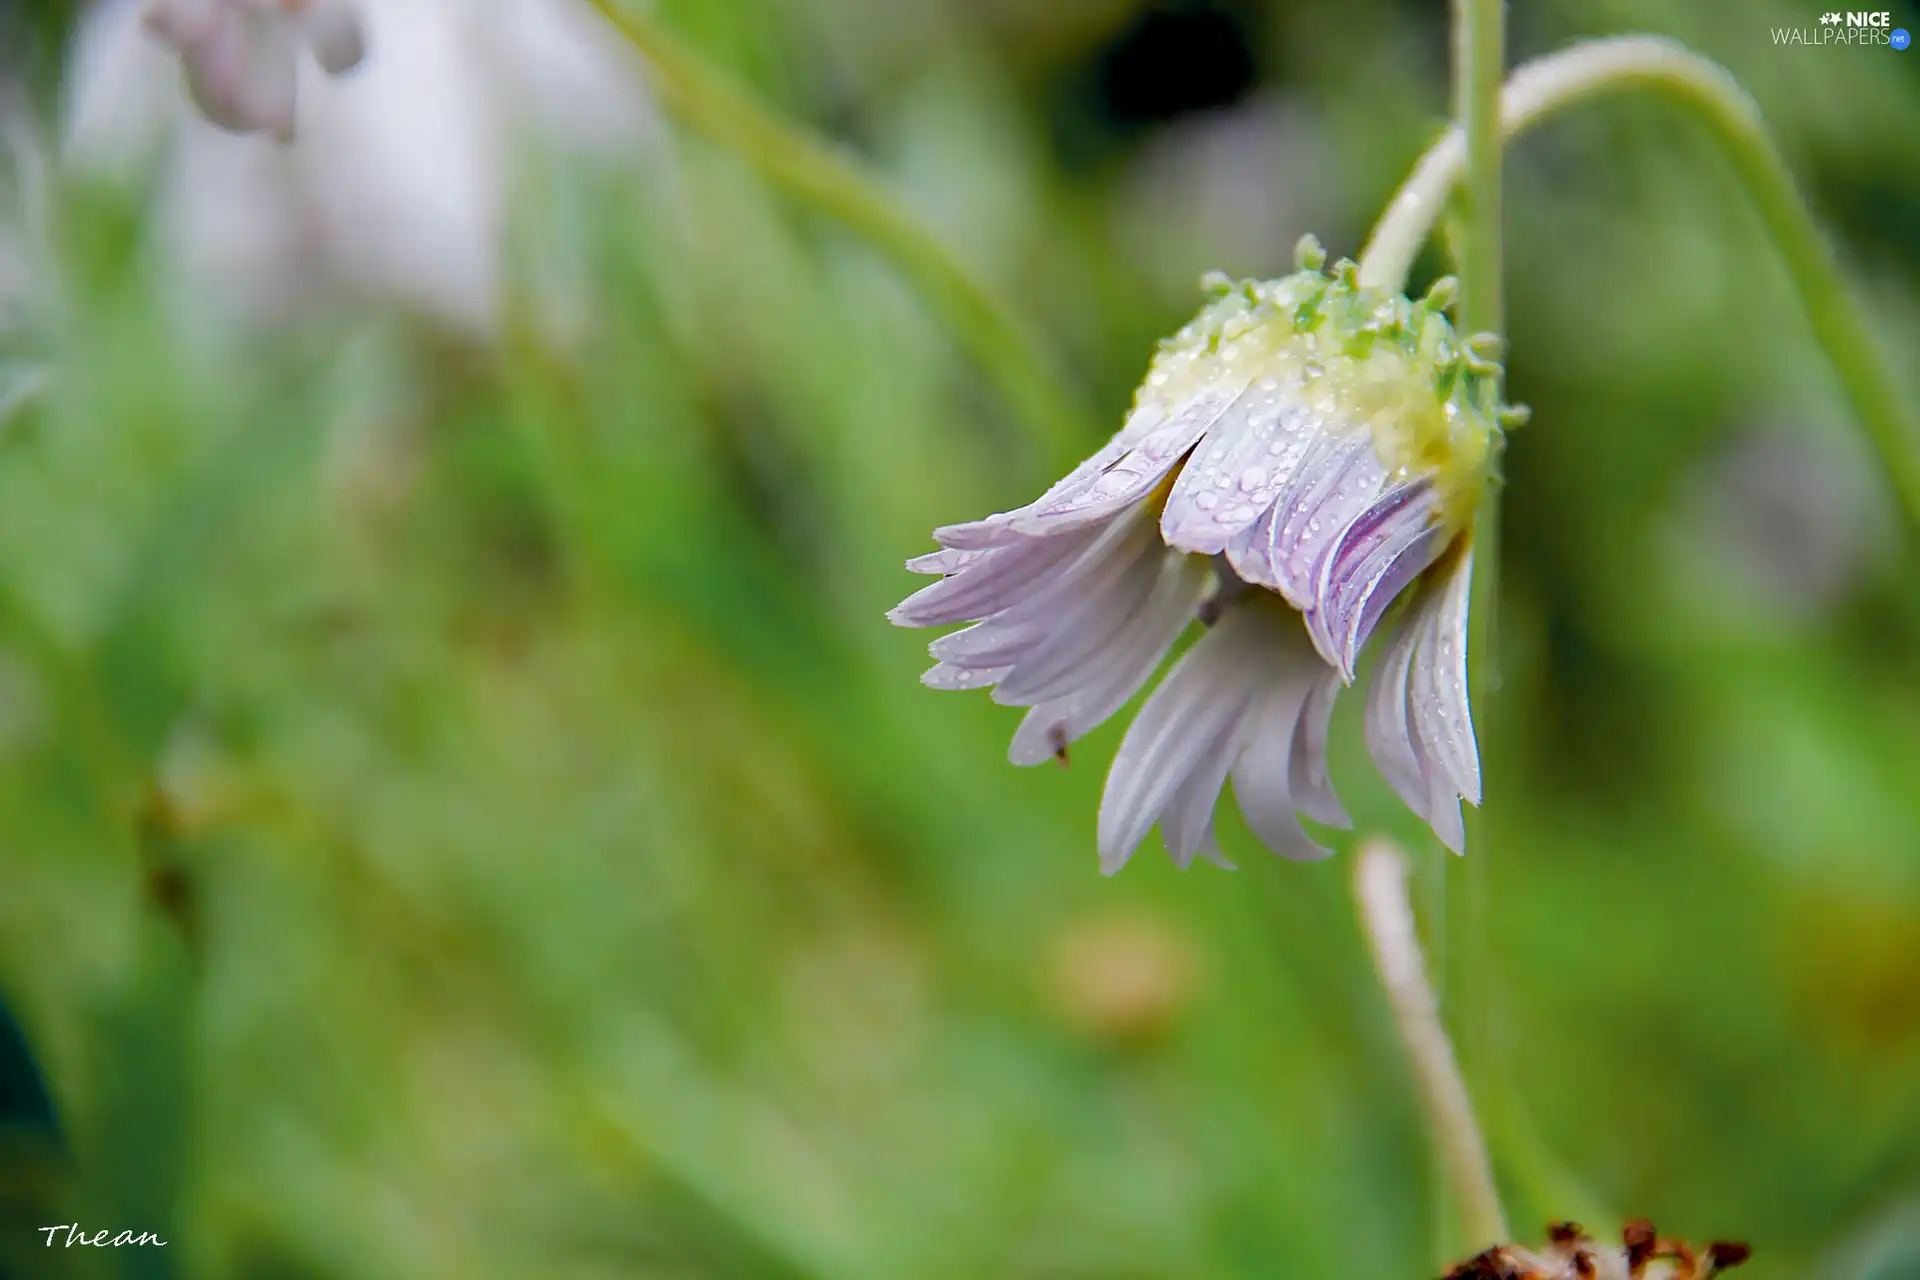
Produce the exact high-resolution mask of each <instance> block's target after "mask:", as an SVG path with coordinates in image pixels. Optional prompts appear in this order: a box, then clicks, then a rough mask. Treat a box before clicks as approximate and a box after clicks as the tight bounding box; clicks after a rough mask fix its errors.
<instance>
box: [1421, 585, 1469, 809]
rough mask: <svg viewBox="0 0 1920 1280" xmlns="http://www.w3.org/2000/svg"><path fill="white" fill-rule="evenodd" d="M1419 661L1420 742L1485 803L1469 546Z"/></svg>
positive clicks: (1463, 792)
mask: <svg viewBox="0 0 1920 1280" xmlns="http://www.w3.org/2000/svg"><path fill="white" fill-rule="evenodd" d="M1433 589H1434V590H1435V599H1434V604H1433V607H1432V609H1431V611H1430V612H1429V614H1428V618H1427V624H1426V630H1425V635H1424V636H1423V638H1422V640H1421V644H1420V652H1419V654H1418V656H1417V657H1416V658H1415V660H1414V667H1413V679H1412V682H1411V683H1410V685H1409V689H1410V690H1411V698H1410V706H1411V709H1412V712H1413V716H1414V723H1413V731H1414V734H1415V740H1416V744H1417V745H1418V746H1420V747H1421V748H1422V749H1424V750H1425V752H1426V753H1427V755H1428V757H1429V758H1431V759H1433V760H1434V761H1436V762H1437V763H1438V764H1439V765H1440V767H1441V768H1442V770H1443V771H1444V772H1445V775H1446V780H1447V782H1448V784H1449V785H1450V786H1451V787H1452V788H1453V790H1454V792H1455V793H1457V794H1458V795H1459V796H1460V797H1461V798H1462V799H1464V800H1466V801H1467V802H1468V803H1470V804H1479V803H1480V751H1479V747H1478V745H1477V744H1476V743H1475V741H1474V734H1473V713H1472V710H1471V708H1470V706H1469V704H1468V696H1467V624H1468V618H1467V614H1468V606H1469V604H1470V602H1471V599H1472V591H1473V552H1472V550H1471V549H1470V548H1469V549H1468V550H1467V551H1466V552H1465V553H1463V554H1462V555H1461V556H1460V558H1459V560H1458V561H1457V562H1456V563H1455V564H1454V565H1453V566H1452V569H1451V571H1450V572H1449V573H1448V574H1447V575H1446V577H1445V578H1444V579H1442V580H1441V581H1440V582H1437V583H1435V584H1433Z"/></svg>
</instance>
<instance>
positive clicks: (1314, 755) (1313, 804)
mask: <svg viewBox="0 0 1920 1280" xmlns="http://www.w3.org/2000/svg"><path fill="white" fill-rule="evenodd" d="M1340 688H1341V682H1340V673H1339V672H1337V671H1333V670H1331V669H1326V670H1323V671H1321V672H1320V674H1319V675H1318V676H1317V677H1316V678H1315V679H1314V682H1313V687H1312V689H1311V690H1309V691H1308V693H1307V697H1306V701H1305V702H1303V703H1302V704H1301V707H1300V719H1299V722H1298V723H1297V724H1296V725H1295V726H1294V734H1293V747H1292V751H1291V754H1290V758H1289V761H1288V766H1287V787H1288V790H1289V791H1290V792H1291V793H1292V795H1293V802H1294V804H1296V805H1298V806H1299V808H1300V812H1302V813H1304V814H1306V815H1307V816H1308V817H1309V818H1312V819H1313V820H1314V821H1315V822H1324V823H1326V824H1327V825H1328V826H1330V827H1350V826H1352V825H1353V819H1351V818H1349V817H1348V816H1347V809H1346V806H1345V805H1343V804H1341V803H1340V797H1339V796H1338V795H1336V794H1335V793H1334V790H1333V780H1332V779H1331V778H1330V777H1329V776H1328V775H1327V737H1328V732H1329V730H1330V728H1331V727H1332V721H1333V701H1334V699H1335V698H1336V697H1338V696H1339V693H1340Z"/></svg>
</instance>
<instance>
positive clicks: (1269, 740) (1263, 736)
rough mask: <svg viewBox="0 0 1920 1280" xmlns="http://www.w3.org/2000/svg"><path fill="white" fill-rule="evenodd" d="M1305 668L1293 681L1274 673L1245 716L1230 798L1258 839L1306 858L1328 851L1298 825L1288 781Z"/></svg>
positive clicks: (1307, 676)
mask: <svg viewBox="0 0 1920 1280" xmlns="http://www.w3.org/2000/svg"><path fill="white" fill-rule="evenodd" d="M1311 678H1312V677H1311V675H1310V673H1308V672H1305V671H1303V672H1300V673H1299V674H1298V675H1297V677H1296V678H1294V679H1286V678H1284V676H1278V678H1276V681H1275V683H1274V684H1273V686H1272V687H1271V688H1269V689H1268V690H1267V694H1266V696H1265V697H1264V698H1263V699H1262V700H1261V703H1260V706H1259V707H1257V708H1256V709H1255V710H1254V711H1253V712H1252V713H1251V714H1250V715H1249V716H1248V721H1247V725H1246V732H1245V737H1246V745H1245V746H1244V748H1243V749H1242V751H1241V753H1240V759H1239V760H1238V761H1237V762H1236V763H1235V764H1234V766H1233V798H1234V800H1235V801H1236V802H1237V803H1238V804H1239V805H1240V814H1241V816H1242V817H1244V818H1245V819H1246V820H1247V826H1248V827H1249V828H1250V829H1251V830H1252V831H1253V834H1254V835H1255V836H1257V837H1259V839H1260V843H1262V844H1264V845H1266V846H1267V848H1269V849H1271V850H1273V852H1275V853H1277V854H1279V855H1280V856H1281V857H1283V858H1290V859H1292V860H1294V861H1296V862H1309V861H1313V860H1316V859H1319V858H1324V857H1327V856H1328V855H1329V854H1331V853H1332V852H1333V851H1332V850H1331V849H1327V848H1324V847H1322V846H1321V845H1320V844H1318V843H1317V842H1315V841H1314V839H1313V838H1312V837H1311V836H1309V835H1308V834H1307V832H1306V829H1305V828H1304V827H1302V826H1301V825H1300V819H1299V817H1298V815H1297V814H1296V813H1295V811H1294V803H1293V791H1292V785H1291V783H1290V782H1289V780H1288V774H1289V772H1290V770H1289V761H1290V759H1291V757H1292V755H1293V738H1294V730H1295V728H1296V727H1297V726H1298V725H1299V723H1300V708H1301V705H1302V703H1304V702H1305V700H1306V696H1307V692H1308V681H1309V680H1310V679H1311Z"/></svg>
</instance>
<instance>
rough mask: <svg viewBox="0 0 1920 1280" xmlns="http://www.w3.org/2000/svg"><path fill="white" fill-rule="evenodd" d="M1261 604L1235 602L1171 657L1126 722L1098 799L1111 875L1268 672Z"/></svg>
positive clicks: (1103, 865) (1103, 856)
mask: <svg viewBox="0 0 1920 1280" xmlns="http://www.w3.org/2000/svg"><path fill="white" fill-rule="evenodd" d="M1260 614H1261V610H1258V609H1250V608H1241V609H1231V610H1229V611H1228V612H1227V614H1226V616H1225V617H1223V618H1222V619H1221V620H1220V622H1219V623H1218V624H1216V625H1215V626H1214V628H1213V629H1212V630H1211V631H1209V632H1207V634H1206V635H1205V636H1203V637H1201V639H1200V641H1199V642H1198V643H1197V644H1195V645H1194V646H1193V648H1191V649H1189V650H1188V651H1187V652H1186V653H1185V654H1184V655H1183V656H1182V657H1181V659H1180V661H1179V662H1177V663H1175V664H1174V667H1173V670H1172V671H1170V672H1168V673H1167V678H1166V679H1165V680H1163V681H1161V683H1160V687H1159V688H1158V689H1155V690H1154V692H1153V696H1152V697H1150V698H1148V699H1147V704H1146V706H1144V707H1142V708H1141V709H1140V714H1139V715H1138V716H1137V717H1135V719H1134V722H1133V724H1132V725H1130V726H1129V727H1128V729H1127V736H1126V738H1125V739H1124V740H1122V742H1121V743H1120V750H1119V753H1118V754H1117V755H1115V757H1114V761H1113V768H1112V769H1111V770H1110V771H1109V772H1108V774H1107V785H1106V790H1105V792H1104V794H1103V795H1102V797H1101V801H1100V823H1099V846H1100V869H1101V871H1102V872H1103V873H1104V874H1107V875H1112V874H1113V873H1114V872H1116V871H1118V870H1119V869H1120V868H1121V867H1122V866H1124V865H1126V862H1127V859H1128V858H1129V857H1131V856H1132V854H1133V851H1134V850H1135V849H1137V848H1139V846H1140V842H1141V841H1142V840H1144V839H1146V837H1147V833H1148V832H1149V831H1151V830H1153V827H1154V824H1155V823H1156V822H1158V821H1160V819H1161V817H1162V815H1163V814H1164V813H1165V812H1166V810H1167V806H1168V804H1169V803H1170V802H1171V801H1172V800H1173V798H1174V795H1175V794H1176V792H1177V791H1178V790H1179V788H1180V786H1181V784H1182V783H1184V782H1185V781H1186V780H1187V778H1188V777H1189V775H1191V774H1192V773H1193V772H1194V770H1195V769H1196V768H1199V767H1201V766H1202V765H1203V764H1205V763H1206V761H1207V759H1208V758H1209V757H1208V754H1207V753H1208V748H1209V747H1210V746H1211V745H1212V744H1213V743H1214V742H1215V741H1216V740H1217V738H1218V737H1219V735H1220V734H1221V733H1223V732H1230V731H1231V730H1232V729H1233V727H1234V726H1235V725H1236V724H1237V723H1238V722H1239V720H1240V718H1241V717H1242V716H1243V715H1244V714H1245V713H1246V709H1247V707H1248V706H1249V704H1250V703H1251V702H1252V701H1253V699H1254V698H1255V697H1257V696H1258V694H1259V691H1260V686H1261V682H1262V680H1263V679H1265V678H1267V677H1268V676H1269V675H1270V672H1268V671H1265V670H1263V669H1262V668H1263V664H1262V663H1261V662H1260V661H1259V659H1260V657H1261V656H1262V653H1263V650H1265V649H1268V648H1270V647H1271V646H1270V645H1269V644H1267V643H1266V642H1263V640H1262V639H1261V636H1260V628H1261V627H1262V626H1264V625H1267V624H1268V623H1269V621H1270V620H1269V619H1266V618H1263V617H1261V616H1260Z"/></svg>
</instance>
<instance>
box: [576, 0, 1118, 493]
mask: <svg viewBox="0 0 1920 1280" xmlns="http://www.w3.org/2000/svg"><path fill="white" fill-rule="evenodd" d="M592 3H593V6H594V8H596V9H598V10H599V11H600V13H601V15H602V16H604V17H605V18H606V19H607V21H608V22H610V23H611V24H613V26H614V27H615V28H616V29H617V30H618V31H619V32H620V33H621V34H622V35H624V36H625V37H626V38H627V39H628V40H629V41H631V42H632V43H633V46H634V47H635V48H636V49H638V50H639V51H640V53H641V55H642V56H643V57H644V58H645V59H646V61H647V64H648V70H649V72H650V74H649V75H648V77H647V82H648V85H649V87H650V88H651V89H652V90H653V91H654V92H655V93H656V94H657V95H658V96H659V99H660V101H661V103H662V104H664V105H665V106H666V108H667V109H668V110H669V111H671V112H672V113H673V114H674V115H676V116H678V117H679V118H680V119H681V120H682V121H683V122H685V123H686V124H687V125H689V126H691V127H692V128H694V129H696V130H698V131H699V132H701V133H703V134H705V135H707V136H708V137H709V138H711V139H712V140H713V141H715V142H717V143H719V144H720V145H722V146H724V147H726V148H728V149H729V150H731V151H732V152H734V153H735V154H736V155H738V156H739V157H740V158H741V159H743V160H745V161H746V162H747V163H748V164H750V165H751V166H753V168H754V169H755V170H756V171H757V172H759V173H760V174H761V176H762V177H764V178H766V179H767V180H768V181H769V182H771V183H773V184H774V185H775V186H776V187H778V188H780V189H781V190H782V191H785V192H786V193H787V194H788V195H789V196H791V197H793V198H794V199H796V200H798V201H800V202H801V203H803V204H806V205H808V206H811V207H812V208H815V209H818V210H819V211H820V212H822V213H825V214H827V215H828V216H830V217H833V218H836V219H838V220H839V221H841V222H843V223H845V224H846V225H847V226H848V227H850V228H852V229H853V230H854V231H855V232H857V233H858V234H860V235H861V236H862V237H864V238H865V239H866V240H868V241H869V242H871V243H872V244H873V246H874V247H875V248H877V249H879V250H880V251H881V252H882V253H884V254H885V255H886V256H887V257H889V258H891V259H892V260H893V262H894V264H895V265H896V266H898V267H899V268H900V269H901V270H902V271H904V272H905V273H906V274H907V276H908V277H910V278H911V279H912V280H913V281H914V283H915V284H916V285H918V286H919V288H920V289H921V290H922V291H923V292H924V293H925V294H926V296H927V298H928V300H929V301H930V302H931V303H932V305H933V306H934V307H935V308H936V309H937V310H938V311H939V313H940V314H941V316H942V318H943V319H945V320H946V322H947V323H948V324H950V325H951V326H952V327H953V330H954V332H955V334H956V335H957V336H958V338H959V340H960V342H961V343H962V344H963V345H964V346H965V347H966V349H967V351H968V352H969V354H971V356H972V357H973V359H974V360H975V361H977V362H978V363H979V365H980V368H981V369H982V371H983V372H985V374H986V375H987V377H988V378H990V379H991V380H992V381H993V383H994V384H995V385H996V386H997V387H998V389H999V391H1000V393H1001V395H1002V396H1004V397H1005V398H1006V400H1007V403H1008V404H1009V405H1010V406H1011V407H1012V409H1013V411H1014V412H1015V413H1016V414H1017V415H1018V416H1019V418H1020V420H1021V421H1022V422H1023V423H1024V424H1025V425H1026V426H1028V427H1029V428H1031V429H1032V430H1034V431H1036V432H1037V433H1039V435H1040V437H1041V439H1043V440H1044V441H1045V442H1046V445H1047V447H1048V448H1049V449H1051V450H1053V451H1055V452H1057V453H1059V454H1061V455H1062V456H1066V455H1072V456H1076V457H1077V456H1079V454H1080V453H1083V452H1084V451H1085V449H1084V446H1085V444H1086V440H1087V438H1088V436H1089V435H1090V434H1093V427H1092V425H1091V423H1092V414H1091V411H1090V410H1089V408H1088V407H1087V406H1086V405H1085V404H1084V403H1083V401H1082V399H1081V397H1080V395H1079V394H1078V392H1076V391H1075V390H1074V389H1073V388H1072V387H1070V386H1069V384H1068V383H1067V382H1066V381H1065V379H1064V378H1063V377H1062V376H1061V374H1060V373H1059V371H1058V370H1057V369H1056V368H1055V366H1054V364H1053V362H1052V361H1051V360H1050V359H1049V358H1048V357H1047V355H1046V354H1045V353H1046V346H1045V344H1044V343H1042V342H1041V341H1039V340H1038V338H1037V337H1036V336H1035V335H1034V334H1032V333H1030V332H1029V331H1028V329H1027V326H1026V325H1025V324H1023V323H1022V322H1021V321H1020V320H1018V319H1017V318H1016V317H1015V316H1014V315H1013V314H1012V313H1010V312H1009V311H1008V310H1007V309H1006V308H1005V307H1003V306H1002V305H1001V304H1000V303H999V302H998V301H997V300H995V299H994V297H993V296H992V295H991V294H990V293H989V292H988V291H987V289H986V288H985V287H984V286H982V285H981V284H980V283H979V282H978V281H976V280H974V279H973V277H972V276H970V275H969V274H968V273H967V271H966V269H965V268H964V267H962V266H961V265H960V263H959V262H958V261H957V260H956V259H955V258H954V256H953V254H952V253H951V252H950V251H949V250H948V249H947V247H946V246H945V245H943V244H942V243H940V240H939V238H938V237H937V236H935V235H934V234H933V233H932V232H931V231H929V230H928V229H927V228H926V227H925V226H923V225H922V224H921V223H920V221H919V220H918V219H917V218H915V217H914V216H913V214H912V213H910V212H909V211H908V210H906V209H905V208H904V207H902V205H901V204H900V202H899V201H898V200H896V199H895V198H894V197H893V196H892V195H890V194H889V193H888V192H887V191H886V189H885V187H884V186H883V184H882V182H881V180H880V179H879V178H878V177H876V176H875V175H873V174H870V173H868V172H866V170H865V168H864V167H863V165H862V164H861V162H860V161H859V160H858V159H857V158H855V157H854V156H853V155H851V154H850V153H848V152H847V151H845V150H843V149H842V148H839V147H837V146H835V145H833V144H832V143H829V142H826V141H823V140H822V139H820V138H818V137H816V136H815V135H814V134H812V133H810V132H808V131H807V130H805V129H803V128H799V127H796V126H794V125H792V124H789V123H788V122H786V121H785V120H782V119H781V118H780V117H778V116H776V115H775V114H773V113H772V112H771V111H768V110H767V109H766V108H764V107H762V106H761V105H760V104H759V103H757V102H755V101H754V100H753V99H752V97H751V96H749V95H748V94H747V93H746V92H745V91H743V90H742V89H739V88H737V87H735V86H734V85H731V84H729V83H727V81H726V80H725V78H723V77H722V76H720V75H718V74H716V73H715V72H714V71H713V70H712V69H710V68H708V67H706V66H703V65H702V64H701V62H700V59H699V57H698V56H697V55H696V54H694V53H693V52H692V51H690V50H689V49H687V48H686V47H684V46H683V45H682V44H681V43H680V42H679V41H678V40H676V39H675V38H674V37H673V36H672V35H670V34H669V33H668V32H666V31H665V30H663V29H662V28H661V27H660V25H659V24H658V23H657V22H655V21H654V20H653V19H652V18H650V17H645V16H642V15H641V14H639V13H637V12H635V10H634V8H633V6H632V5H631V4H629V3H627V0H592Z"/></svg>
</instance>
